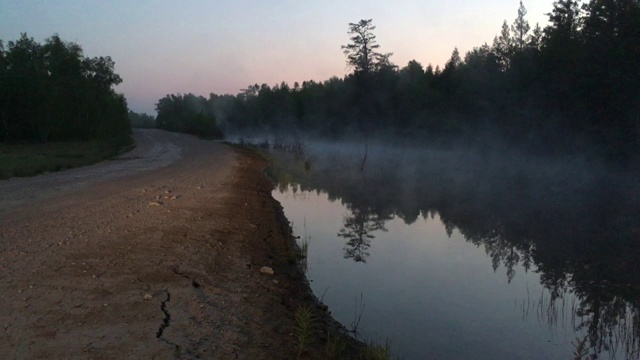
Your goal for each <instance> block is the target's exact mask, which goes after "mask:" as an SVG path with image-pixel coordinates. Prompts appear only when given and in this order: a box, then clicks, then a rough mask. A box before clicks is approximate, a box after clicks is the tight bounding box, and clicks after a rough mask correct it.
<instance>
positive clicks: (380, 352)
mask: <svg viewBox="0 0 640 360" xmlns="http://www.w3.org/2000/svg"><path fill="white" fill-rule="evenodd" d="M360 358H361V359H362V360H391V359H394V358H393V353H392V351H391V341H389V340H387V341H386V342H385V343H384V345H376V344H374V343H373V342H369V343H367V346H365V347H364V348H363V349H362V351H361V352H360ZM395 359H399V358H397V357H396V358H395Z"/></svg>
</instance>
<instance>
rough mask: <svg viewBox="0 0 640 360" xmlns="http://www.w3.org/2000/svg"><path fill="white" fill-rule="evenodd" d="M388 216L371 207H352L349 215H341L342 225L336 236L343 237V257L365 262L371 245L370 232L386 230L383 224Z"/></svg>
mask: <svg viewBox="0 0 640 360" xmlns="http://www.w3.org/2000/svg"><path fill="white" fill-rule="evenodd" d="M390 218H391V217H390V216H389V217H383V216H381V215H380V214H377V213H375V212H374V211H373V210H372V209H370V208H367V209H364V210H362V209H358V208H355V209H352V210H351V214H350V215H345V216H344V217H343V221H342V223H343V226H342V228H341V229H340V231H339V232H338V236H339V237H342V238H345V239H346V240H347V244H346V245H345V247H344V258H345V259H353V261H355V262H363V263H366V262H367V257H369V253H368V252H367V250H368V249H369V247H370V246H371V239H373V238H375V236H374V235H373V234H372V233H373V232H375V231H387V229H386V228H385V227H384V224H385V222H386V221H387V220H390Z"/></svg>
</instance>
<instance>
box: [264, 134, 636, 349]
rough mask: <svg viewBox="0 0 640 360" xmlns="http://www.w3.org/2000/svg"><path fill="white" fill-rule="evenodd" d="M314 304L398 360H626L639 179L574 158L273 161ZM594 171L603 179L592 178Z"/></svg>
mask: <svg viewBox="0 0 640 360" xmlns="http://www.w3.org/2000/svg"><path fill="white" fill-rule="evenodd" d="M274 156H276V158H274V161H273V163H274V165H273V168H272V169H271V170H270V172H271V174H272V176H273V177H274V178H275V179H277V181H278V187H277V189H276V190H275V191H274V193H273V195H274V197H275V198H276V199H277V200H278V201H280V202H281V203H282V205H283V207H284V211H285V215H286V216H287V218H288V219H289V221H291V222H292V224H293V229H294V233H295V234H296V235H298V236H300V237H301V239H300V241H301V242H308V243H309V253H308V259H307V271H308V272H307V275H308V277H309V279H310V280H311V285H312V289H313V291H314V292H315V294H316V296H318V297H319V298H322V301H323V302H324V303H325V304H327V305H328V306H329V310H330V311H331V312H332V314H333V315H334V317H335V318H336V319H337V320H338V321H340V322H341V323H343V324H344V325H345V326H346V327H347V328H350V327H356V325H355V324H354V322H357V319H358V317H359V314H360V313H361V314H362V317H361V320H360V322H359V323H358V324H357V330H358V332H357V333H358V337H359V338H361V339H365V340H372V341H376V342H380V343H384V341H386V340H391V344H392V347H393V348H394V349H395V350H396V353H397V354H398V355H400V356H401V357H402V358H403V359H470V358H473V359H573V352H574V351H576V344H577V343H578V342H580V341H584V343H585V346H586V348H587V350H586V351H585V353H584V354H585V355H586V354H592V355H598V358H603V359H607V358H618V359H626V358H639V357H640V356H639V354H640V353H638V338H639V336H638V335H639V334H640V311H639V309H638V306H639V304H640V301H639V300H640V286H639V285H640V282H639V281H638V274H640V271H638V270H640V266H639V264H640V261H638V260H640V249H639V248H640V244H639V243H638V241H640V239H639V236H638V235H639V234H640V226H639V225H640V223H639V222H638V219H640V217H638V215H639V214H640V212H639V211H638V209H640V206H638V204H639V201H638V185H637V182H635V181H634V179H633V178H628V177H627V176H626V175H624V174H622V175H621V174H615V175H614V174H610V173H606V172H604V171H602V169H601V168H599V167H598V166H596V165H593V164H590V163H588V162H583V161H579V160H577V159H558V160H556V161H554V162H551V161H548V160H539V159H538V160H536V159H522V158H517V157H509V156H500V157H496V156H495V155H487V154H484V155H482V154H476V153H469V152H463V151H458V152H454V151H424V150H421V149H407V148H397V147H391V148H390V147H370V148H369V149H368V150H367V160H366V163H365V166H364V170H361V167H362V159H363V148H362V146H359V145H358V144H351V145H348V144H332V146H328V147H324V146H320V145H314V146H310V147H309V148H308V149H307V152H306V153H305V154H298V156H292V155H290V154H283V153H274ZM604 174H606V175H604Z"/></svg>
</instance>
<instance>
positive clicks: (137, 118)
mask: <svg viewBox="0 0 640 360" xmlns="http://www.w3.org/2000/svg"><path fill="white" fill-rule="evenodd" d="M129 121H130V122H131V127H133V128H139V129H153V128H155V127H156V118H155V117H153V116H151V115H149V114H146V113H137V112H135V111H133V110H129Z"/></svg>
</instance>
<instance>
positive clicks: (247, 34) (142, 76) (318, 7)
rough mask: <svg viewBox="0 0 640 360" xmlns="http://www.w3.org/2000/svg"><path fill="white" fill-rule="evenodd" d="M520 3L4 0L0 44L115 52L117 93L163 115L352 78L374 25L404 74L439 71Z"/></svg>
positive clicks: (535, 2)
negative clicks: (207, 100)
mask: <svg viewBox="0 0 640 360" xmlns="http://www.w3.org/2000/svg"><path fill="white" fill-rule="evenodd" d="M523 3H524V6H525V7H526V8H527V19H528V21H529V23H530V25H531V28H533V27H534V26H535V24H536V23H540V25H541V26H542V27H544V26H545V25H546V24H547V18H548V17H547V16H546V15H545V14H546V13H549V12H550V11H551V9H552V3H553V1H552V0H524V1H523ZM518 6H519V1H518V0H477V1H462V0H440V1H434V0H422V1H418V0H396V1H382V0H330V1H329V0H328V1H319V0H316V1H303V0H298V1H294V0H279V1H268V0H262V1H259V0H254V1H252V0H236V1H214V0H209V1H205V0H183V1H169V0H155V1H151V0H128V1H127V0H110V1H101V0H50V1H46V0H0V39H2V40H3V41H4V43H5V46H6V42H8V41H10V40H16V39H18V38H19V36H20V33H22V32H26V33H27V34H28V35H29V36H31V37H33V38H35V40H36V41H38V42H40V43H43V42H44V40H45V39H46V38H48V37H50V36H51V35H53V34H54V33H57V34H59V35H60V37H61V38H62V39H63V40H65V41H72V42H76V43H78V44H80V45H81V46H82V48H83V49H84V54H85V56H89V57H93V56H103V55H109V56H111V57H112V58H113V60H114V61H115V63H116V72H117V73H118V74H120V76H121V77H122V78H123V80H124V82H123V83H122V84H121V85H119V86H118V87H117V89H116V90H117V91H118V92H122V93H124V94H125V96H126V97H127V101H128V104H129V107H130V108H131V109H132V110H134V111H137V112H147V113H150V114H154V113H155V110H154V108H155V103H156V102H157V100H158V99H160V98H161V97H163V96H164V95H167V94H170V93H188V92H192V93H194V94H197V95H203V96H205V97H208V95H209V93H211V92H213V93H216V94H225V93H228V94H237V93H238V92H239V91H240V89H242V88H246V87H247V86H248V85H251V84H256V83H257V84H262V83H266V84H268V85H270V86H272V85H275V84H276V83H280V82H282V81H286V82H287V83H289V85H291V86H293V83H294V82H296V81H298V82H300V83H302V82H303V81H305V80H316V81H323V80H327V79H329V78H330V77H331V76H338V77H343V76H344V75H346V74H347V73H348V72H349V69H348V68H347V66H346V63H345V56H344V55H343V53H342V50H341V49H340V46H341V45H345V44H347V43H348V42H349V36H348V34H347V31H348V24H349V23H350V22H357V21H359V20H361V19H373V24H374V25H375V26H376V27H377V28H376V30H375V31H374V33H375V35H376V36H377V41H378V43H379V44H380V46H381V47H380V49H379V50H380V51H381V52H383V53H386V52H392V53H394V55H393V56H392V57H391V61H392V62H393V63H395V64H396V65H398V66H400V67H403V66H405V65H406V64H407V63H408V62H409V61H410V60H412V59H415V60H417V61H418V62H420V63H421V64H422V65H423V66H425V67H426V66H427V65H429V64H430V63H431V64H433V66H434V67H435V66H436V65H440V66H442V65H443V64H444V63H445V62H446V60H447V59H448V58H449V57H450V56H451V52H452V51H453V49H454V47H458V49H459V51H460V54H461V55H462V56H464V54H465V53H466V52H467V51H469V50H471V49H472V48H473V47H476V46H480V45H482V44H484V43H485V42H486V43H488V44H489V45H491V43H492V42H493V38H494V36H495V35H497V34H498V33H499V32H500V29H501V26H502V22H503V21H504V20H507V22H508V23H509V24H512V23H513V21H514V19H515V18H516V15H517V11H518Z"/></svg>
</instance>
